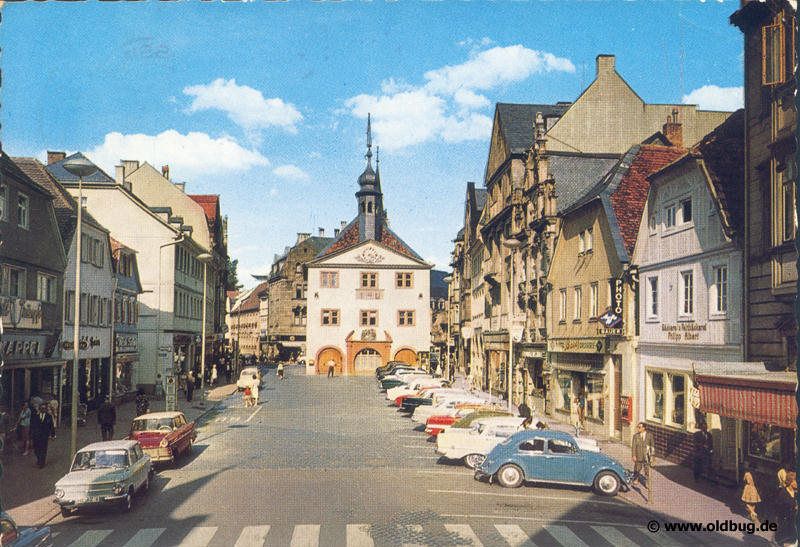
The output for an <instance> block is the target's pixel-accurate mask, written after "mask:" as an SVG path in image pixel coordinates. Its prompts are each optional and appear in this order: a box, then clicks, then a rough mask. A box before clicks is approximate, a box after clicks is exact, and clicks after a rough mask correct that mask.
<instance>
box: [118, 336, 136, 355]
mask: <svg viewBox="0 0 800 547" xmlns="http://www.w3.org/2000/svg"><path fill="white" fill-rule="evenodd" d="M138 340H139V337H138V336H132V335H130V334H115V335H114V351H115V352H119V351H123V352H132V351H137V347H138V345H139V344H138Z"/></svg>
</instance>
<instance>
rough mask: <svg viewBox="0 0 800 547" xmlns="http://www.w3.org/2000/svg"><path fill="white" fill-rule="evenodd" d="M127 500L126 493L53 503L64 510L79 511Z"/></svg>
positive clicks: (61, 500) (59, 500) (62, 500)
mask: <svg viewBox="0 0 800 547" xmlns="http://www.w3.org/2000/svg"><path fill="white" fill-rule="evenodd" d="M123 499H125V492H123V493H121V494H113V495H110V496H89V497H86V498H79V499H64V498H61V499H58V498H56V499H54V500H53V503H55V504H56V505H58V506H60V507H61V508H63V509H78V508H80V507H91V506H98V505H107V504H109V503H116V502H118V501H121V500H123Z"/></svg>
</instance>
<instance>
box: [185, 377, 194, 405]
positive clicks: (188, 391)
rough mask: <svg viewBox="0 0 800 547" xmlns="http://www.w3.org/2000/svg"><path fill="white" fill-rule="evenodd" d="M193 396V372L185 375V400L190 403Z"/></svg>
mask: <svg viewBox="0 0 800 547" xmlns="http://www.w3.org/2000/svg"><path fill="white" fill-rule="evenodd" d="M193 394H194V372H192V371H191V370H190V371H189V372H187V373H186V400H187V401H191V400H192V395H193Z"/></svg>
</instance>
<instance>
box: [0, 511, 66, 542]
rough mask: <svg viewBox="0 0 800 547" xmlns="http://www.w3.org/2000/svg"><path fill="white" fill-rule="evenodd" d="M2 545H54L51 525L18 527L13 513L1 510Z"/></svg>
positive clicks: (0, 539) (0, 529)
mask: <svg viewBox="0 0 800 547" xmlns="http://www.w3.org/2000/svg"><path fill="white" fill-rule="evenodd" d="M0 545H2V546H3V547H53V537H52V535H51V534H50V527H49V526H42V527H28V526H26V527H23V528H18V527H17V523H16V522H14V519H12V518H11V515H9V514H8V513H6V512H5V511H3V512H0Z"/></svg>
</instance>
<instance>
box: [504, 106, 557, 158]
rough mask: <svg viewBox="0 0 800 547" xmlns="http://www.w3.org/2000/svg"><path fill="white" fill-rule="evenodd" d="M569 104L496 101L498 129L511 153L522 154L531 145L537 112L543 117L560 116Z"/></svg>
mask: <svg viewBox="0 0 800 547" xmlns="http://www.w3.org/2000/svg"><path fill="white" fill-rule="evenodd" d="M570 104H571V103H559V104H513V103H497V105H496V106H495V109H496V111H497V117H498V118H499V120H500V129H501V131H502V132H503V138H504V139H505V141H506V143H507V144H508V147H509V149H510V150H511V153H512V154H524V153H525V152H526V151H527V150H528V149H529V148H530V147H531V146H533V123H534V122H535V121H536V113H537V112H541V113H542V116H543V117H545V118H549V117H554V116H555V117H560V116H562V115H563V114H564V112H566V111H567V110H568V109H569V107H570Z"/></svg>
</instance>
